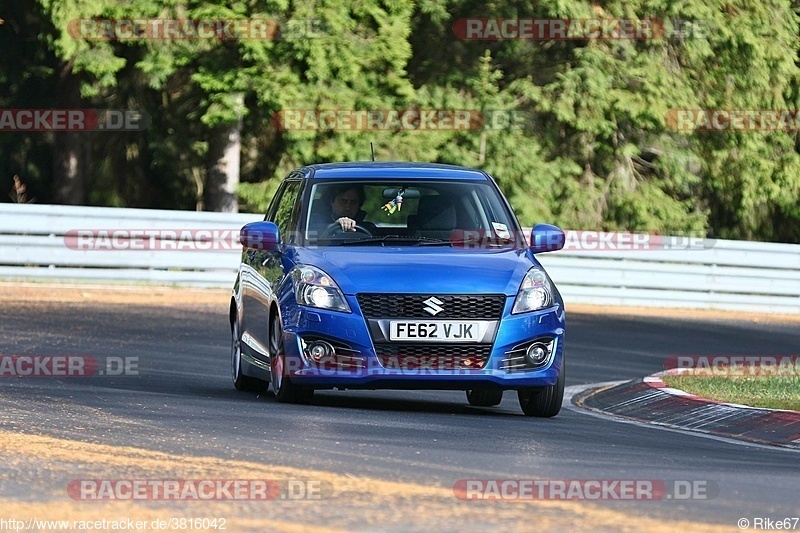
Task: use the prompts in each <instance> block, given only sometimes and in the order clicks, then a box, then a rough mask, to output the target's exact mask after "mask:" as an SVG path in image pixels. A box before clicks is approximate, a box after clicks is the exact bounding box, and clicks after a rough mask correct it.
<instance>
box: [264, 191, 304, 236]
mask: <svg viewBox="0 0 800 533" xmlns="http://www.w3.org/2000/svg"><path fill="white" fill-rule="evenodd" d="M300 184H301V182H300V181H294V180H293V181H287V182H285V183H284V187H283V190H282V191H281V192H282V194H281V196H280V197H279V198H278V197H277V196H276V204H277V205H276V206H274V207H275V213H274V216H273V218H271V220H272V222H275V224H277V226H278V229H280V230H281V240H282V241H283V242H293V241H294V240H295V237H296V236H295V235H294V233H295V230H296V229H297V228H296V226H297V214H298V212H299V210H300V209H299V208H300V206H299V205H298V201H297V199H298V196H299V195H300ZM272 208H273V206H270V209H272Z"/></svg>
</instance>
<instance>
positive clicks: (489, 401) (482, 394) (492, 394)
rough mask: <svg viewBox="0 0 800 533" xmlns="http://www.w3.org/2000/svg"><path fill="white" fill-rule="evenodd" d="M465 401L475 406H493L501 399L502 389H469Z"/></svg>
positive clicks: (498, 403)
mask: <svg viewBox="0 0 800 533" xmlns="http://www.w3.org/2000/svg"><path fill="white" fill-rule="evenodd" d="M467 401H468V402H469V404H470V405H474V406H475V407H494V406H495V405H500V402H502V401H503V391H502V390H494V389H470V390H468V391H467Z"/></svg>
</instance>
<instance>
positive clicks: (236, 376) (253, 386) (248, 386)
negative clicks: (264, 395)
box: [231, 317, 266, 392]
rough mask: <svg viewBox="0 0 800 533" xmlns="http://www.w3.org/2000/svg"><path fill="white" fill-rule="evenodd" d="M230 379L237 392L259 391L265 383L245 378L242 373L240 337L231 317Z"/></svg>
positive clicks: (236, 321)
mask: <svg viewBox="0 0 800 533" xmlns="http://www.w3.org/2000/svg"><path fill="white" fill-rule="evenodd" d="M231 377H232V378H233V387H234V388H235V389H236V390H238V391H252V392H255V391H259V390H263V389H264V388H265V385H266V383H264V382H263V381H261V380H260V379H256V378H251V377H249V376H245V375H244V374H243V373H242V336H241V333H239V321H238V320H237V318H236V317H233V323H232V324H231Z"/></svg>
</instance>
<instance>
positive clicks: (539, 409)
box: [517, 364, 564, 418]
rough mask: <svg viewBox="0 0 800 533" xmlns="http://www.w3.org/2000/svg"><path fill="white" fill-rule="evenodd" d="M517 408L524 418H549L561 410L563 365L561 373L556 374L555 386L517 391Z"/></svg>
mask: <svg viewBox="0 0 800 533" xmlns="http://www.w3.org/2000/svg"><path fill="white" fill-rule="evenodd" d="M517 396H518V397H519V406H520V407H522V412H523V413H525V416H538V417H543V418H551V417H554V416H556V415H557V414H558V412H559V411H560V410H561V402H562V401H563V400H564V365H563V364H562V365H561V372H560V373H559V374H558V381H556V384H555V385H549V386H547V387H530V388H527V389H520V390H518V391H517Z"/></svg>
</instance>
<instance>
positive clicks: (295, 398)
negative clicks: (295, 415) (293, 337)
mask: <svg viewBox="0 0 800 533" xmlns="http://www.w3.org/2000/svg"><path fill="white" fill-rule="evenodd" d="M269 351H270V370H271V376H270V380H271V381H272V392H274V393H275V399H276V400H278V401H279V402H281V403H308V402H310V401H311V398H313V396H314V389H306V388H303V387H300V386H298V385H296V384H295V383H293V382H292V379H291V377H289V371H288V369H287V368H286V353H285V352H284V349H283V327H282V326H281V319H280V317H278V315H275V316H274V317H273V318H272V327H270V334H269Z"/></svg>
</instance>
